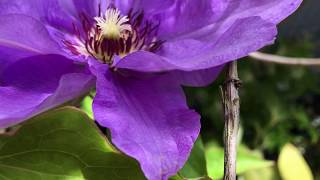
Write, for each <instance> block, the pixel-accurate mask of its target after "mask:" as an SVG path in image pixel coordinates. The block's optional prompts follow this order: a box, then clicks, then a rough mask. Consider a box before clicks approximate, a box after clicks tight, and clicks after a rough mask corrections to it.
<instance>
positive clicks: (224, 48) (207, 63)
mask: <svg viewBox="0 0 320 180" xmlns="http://www.w3.org/2000/svg"><path fill="white" fill-rule="evenodd" d="M276 32H277V31H276V27H275V25H274V24H272V23H268V22H266V21H264V20H262V19H261V18H259V17H250V18H245V19H241V20H238V21H236V22H235V23H234V24H233V25H232V26H231V27H230V28H229V29H228V30H227V31H226V32H225V33H224V34H222V35H221V36H220V37H219V38H216V39H212V42H210V43H208V42H203V41H198V40H193V39H184V40H176V41H172V42H167V43H165V44H164V45H163V46H162V48H161V51H160V52H159V53H158V55H157V54H153V53H150V52H144V51H138V52H135V53H132V54H130V55H128V56H126V57H124V58H123V59H122V60H121V61H119V62H118V63H117V64H116V65H115V66H116V67H117V68H118V69H130V70H134V71H141V72H165V71H172V70H182V71H195V70H202V69H210V68H213V67H218V66H222V65H224V64H225V63H227V62H230V61H233V60H236V59H239V58H242V57H244V56H246V55H248V54H249V53H250V52H253V51H256V50H258V49H260V48H262V47H264V46H265V45H268V44H271V43H272V42H273V40H274V38H275V35H276Z"/></svg>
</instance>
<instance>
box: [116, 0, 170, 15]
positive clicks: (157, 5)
mask: <svg viewBox="0 0 320 180" xmlns="http://www.w3.org/2000/svg"><path fill="white" fill-rule="evenodd" d="M174 1H175V0H152V1H150V0H115V1H114V4H115V6H116V7H117V8H119V9H120V10H121V11H122V12H123V13H128V12H129V11H130V10H132V11H135V12H142V11H143V12H144V13H145V14H148V15H155V14H158V13H159V12H165V11H166V10H168V8H170V7H171V6H172V5H173V3H174Z"/></svg>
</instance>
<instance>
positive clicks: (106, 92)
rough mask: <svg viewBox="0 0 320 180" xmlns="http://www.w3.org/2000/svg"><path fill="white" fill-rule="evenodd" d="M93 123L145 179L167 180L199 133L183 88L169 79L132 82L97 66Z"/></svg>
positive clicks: (178, 167)
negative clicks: (135, 162) (107, 132)
mask: <svg viewBox="0 0 320 180" xmlns="http://www.w3.org/2000/svg"><path fill="white" fill-rule="evenodd" d="M93 71H94V72H95V73H96V76H97V95H96V97H95V99H94V104H93V111H94V115H95V118H96V120H97V121H98V122H99V123H100V124H101V125H103V126H105V127H107V128H110V130H111V133H112V142H113V143H114V144H115V145H116V146H117V147H118V148H119V149H120V150H121V151H123V152H124V153H126V154H128V155H129V156H132V157H134V158H135V159H137V160H138V161H139V162H140V164H141V167H142V169H143V171H144V173H145V175H146V177H147V178H148V179H150V180H159V179H162V180H166V179H167V178H168V177H169V176H171V175H174V174H176V173H177V171H178V170H179V169H180V168H181V167H182V166H183V164H184V163H185V161H186V160H187V157H188V155H189V153H190V150H191V148H192V145H193V143H194V141H195V140H196V138H197V136H198V134H199V130H200V121H199V119H200V117H199V115H198V114H197V113H196V112H194V111H192V110H189V108H188V107H187V104H186V100H185V96H184V94H183V91H182V88H181V87H180V85H179V84H178V83H177V81H176V80H175V79H173V78H171V77H169V76H157V77H154V78H151V79H144V80H137V79H130V78H124V77H121V76H119V74H112V73H111V72H110V71H107V69H106V68H103V67H102V68H101V67H98V68H97V67H96V69H94V70H93Z"/></svg>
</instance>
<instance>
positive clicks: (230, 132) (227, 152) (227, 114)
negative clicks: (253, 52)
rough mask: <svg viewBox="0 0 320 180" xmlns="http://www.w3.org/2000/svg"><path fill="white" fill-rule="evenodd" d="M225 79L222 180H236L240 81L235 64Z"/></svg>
mask: <svg viewBox="0 0 320 180" xmlns="http://www.w3.org/2000/svg"><path fill="white" fill-rule="evenodd" d="M227 68H228V69H227V77H226V81H225V83H224V85H223V88H222V92H221V93H222V98H223V105H224V119H225V127H224V128H225V129H224V180H236V176H237V175H236V159H237V135H238V129H239V122H240V117H239V116H240V113H239V110H240V99H239V94H238V89H239V87H240V85H241V81H240V80H239V77H238V71H237V62H236V61H234V62H231V63H229V64H228V67H227Z"/></svg>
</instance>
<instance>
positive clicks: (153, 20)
mask: <svg viewBox="0 0 320 180" xmlns="http://www.w3.org/2000/svg"><path fill="white" fill-rule="evenodd" d="M107 2H110V1H101V2H100V0H28V1H26V0H1V2H0V9H1V11H0V15H1V16H0V24H1V26H0V60H1V64H0V127H8V126H11V125H14V124H17V123H19V122H22V121H23V120H26V119H28V118H30V117H32V116H34V115H36V114H39V113H41V112H43V111H46V110H48V109H50V108H53V107H55V106H58V105H61V104H63V103H65V102H67V101H69V100H71V99H73V98H76V97H79V96H81V95H83V94H85V93H87V92H88V91H90V90H91V89H92V88H94V87H96V90H97V95H96V97H95V99H94V103H93V110H94V116H95V119H96V120H97V121H98V122H99V123H100V124H101V125H102V126H105V127H107V128H109V129H110V130H111V133H112V141H113V143H114V144H115V145H116V146H117V147H118V148H119V149H120V150H121V151H123V152H124V153H126V154H128V155H130V156H132V157H134V158H135V159H137V160H138V161H139V162H140V164H141V167H142V169H143V171H144V173H145V175H146V177H147V178H148V179H152V180H157V179H167V178H168V177H169V176H171V175H174V174H175V173H176V172H177V171H178V170H179V169H180V168H181V167H182V166H183V164H184V163H185V161H186V159H187V157H188V155H189V153H190V150H191V148H192V145H193V143H194V141H195V140H196V138H197V136H198V134H199V130H200V121H199V119H200V117H199V115H198V114H197V113H196V112H195V111H193V110H190V109H189V108H188V106H187V104H186V100H185V96H184V93H183V90H182V88H181V86H182V85H185V86H205V85H208V84H209V83H211V82H212V81H213V80H214V79H215V78H216V76H217V75H218V73H219V72H220V70H221V69H222V67H223V65H224V64H225V63H227V62H229V61H233V60H236V59H238V58H241V57H244V56H246V55H247V54H248V53H250V52H253V51H256V50H257V49H259V48H261V47H263V46H265V45H268V44H271V43H272V42H273V40H274V38H275V35H276V32H277V31H276V24H278V23H279V22H280V21H281V20H283V19H284V18H286V17H287V16H288V15H290V14H291V13H292V12H293V11H294V10H296V8H297V7H298V6H299V5H300V3H301V0H272V1H270V0H197V1H196V0H114V1H112V2H111V3H107Z"/></svg>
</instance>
